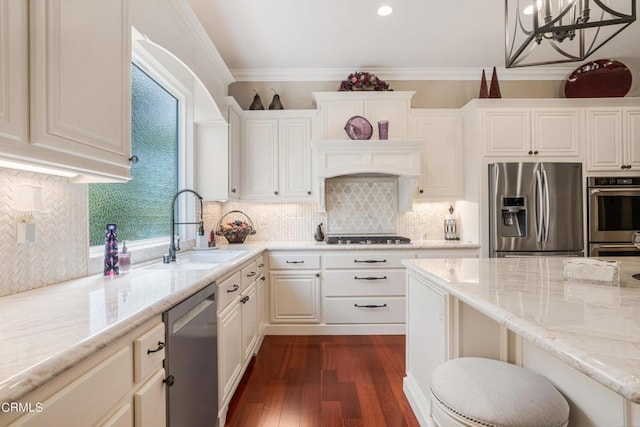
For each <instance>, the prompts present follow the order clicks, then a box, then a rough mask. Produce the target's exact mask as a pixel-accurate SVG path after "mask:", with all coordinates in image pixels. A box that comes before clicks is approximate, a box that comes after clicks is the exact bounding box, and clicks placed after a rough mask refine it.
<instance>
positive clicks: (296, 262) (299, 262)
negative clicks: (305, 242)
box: [287, 261, 304, 264]
mask: <svg viewBox="0 0 640 427" xmlns="http://www.w3.org/2000/svg"><path fill="white" fill-rule="evenodd" d="M287 264H304V261H287Z"/></svg>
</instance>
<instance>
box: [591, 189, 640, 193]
mask: <svg viewBox="0 0 640 427" xmlns="http://www.w3.org/2000/svg"><path fill="white" fill-rule="evenodd" d="M590 193H591V194H598V193H640V188H592V189H591V191H590Z"/></svg>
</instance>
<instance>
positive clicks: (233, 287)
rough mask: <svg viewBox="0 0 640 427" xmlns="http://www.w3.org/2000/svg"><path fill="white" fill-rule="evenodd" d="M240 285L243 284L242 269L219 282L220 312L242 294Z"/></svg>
mask: <svg viewBox="0 0 640 427" xmlns="http://www.w3.org/2000/svg"><path fill="white" fill-rule="evenodd" d="M240 286H242V280H241V273H240V271H238V272H236V273H234V274H233V275H232V276H231V277H229V278H227V279H225V280H223V281H222V282H220V283H219V284H218V312H220V311H222V309H224V308H225V307H226V306H227V304H229V303H230V302H231V301H233V299H234V298H235V297H237V296H238V295H240Z"/></svg>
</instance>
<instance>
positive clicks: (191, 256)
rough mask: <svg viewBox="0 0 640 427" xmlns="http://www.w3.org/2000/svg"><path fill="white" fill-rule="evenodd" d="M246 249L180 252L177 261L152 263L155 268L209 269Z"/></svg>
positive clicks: (236, 256)
mask: <svg viewBox="0 0 640 427" xmlns="http://www.w3.org/2000/svg"><path fill="white" fill-rule="evenodd" d="M245 253H246V252H245V251H227V250H210V251H202V252H187V253H185V254H180V253H178V256H177V257H176V261H174V262H171V263H168V264H164V263H162V262H160V263H156V264H152V265H150V266H149V267H150V268H153V269H184V270H207V269H210V268H213V267H215V266H217V265H218V264H221V263H223V262H227V261H231V260H233V259H235V258H238V257H240V256H242V255H244V254H245Z"/></svg>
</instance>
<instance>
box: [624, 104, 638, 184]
mask: <svg viewBox="0 0 640 427" xmlns="http://www.w3.org/2000/svg"><path fill="white" fill-rule="evenodd" d="M623 114H624V116H623V117H624V118H623V123H624V133H623V135H624V141H625V144H624V149H625V158H626V165H627V166H629V167H628V168H627V170H632V171H634V172H637V171H638V170H639V169H640V108H625V109H623Z"/></svg>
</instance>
